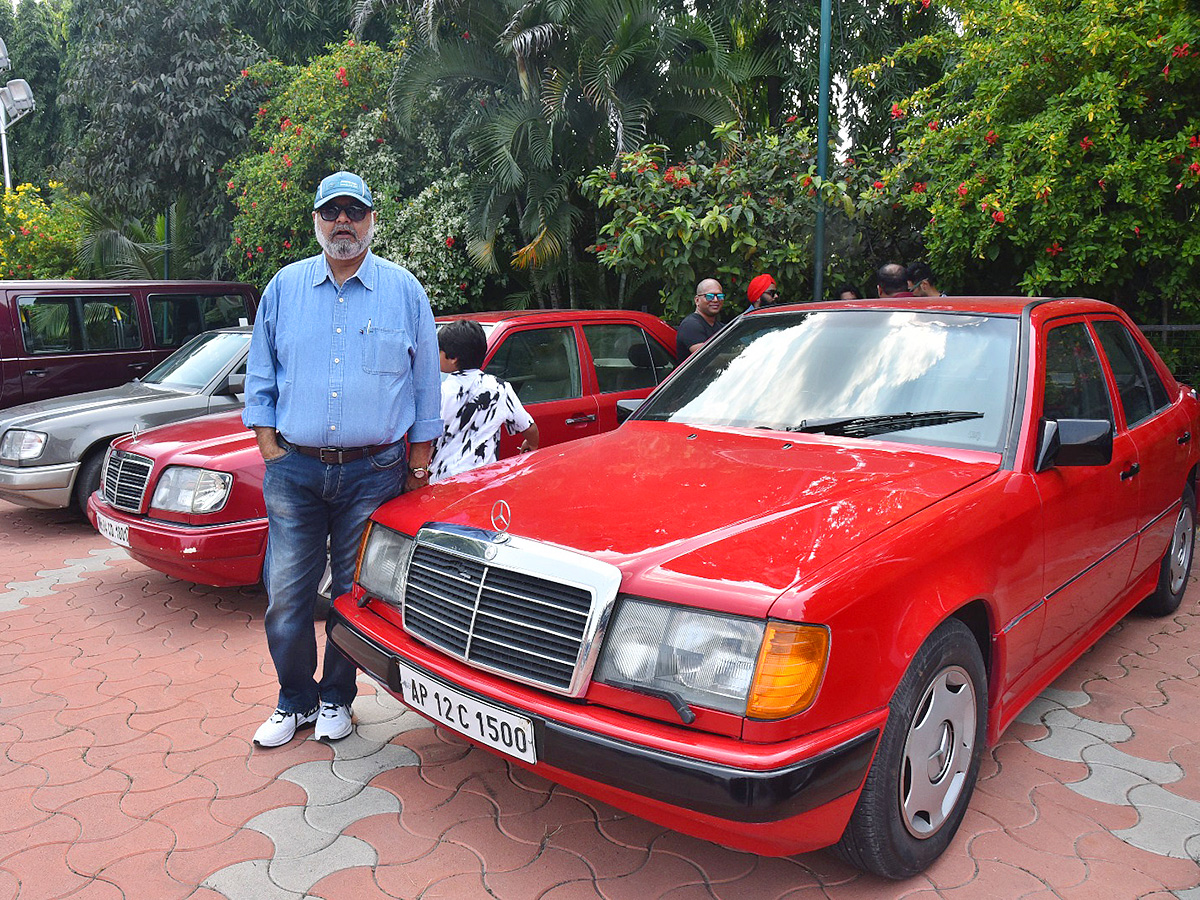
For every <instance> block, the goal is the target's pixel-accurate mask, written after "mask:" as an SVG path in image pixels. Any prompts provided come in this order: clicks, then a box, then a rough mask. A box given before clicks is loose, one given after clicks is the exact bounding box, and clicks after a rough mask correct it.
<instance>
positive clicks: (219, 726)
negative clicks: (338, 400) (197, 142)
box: [0, 502, 1200, 900]
mask: <svg viewBox="0 0 1200 900" xmlns="http://www.w3.org/2000/svg"><path fill="white" fill-rule="evenodd" d="M0 548H2V549H0V560H2V561H0V900H8V898H19V900H50V898H63V897H71V898H89V900H117V898H126V900H174V898H180V900H182V898H196V900H217V898H227V900H276V898H279V900H294V898H304V897H309V898H322V900H350V898H354V900H370V898H405V900H414V898H423V900H433V898H446V900H451V898H452V900H474V898H489V897H495V898H501V900H526V898H529V900H534V898H545V900H579V898H584V900H593V898H604V900H626V898H628V900H652V898H670V900H759V898H762V900H767V898H772V900H773V898H791V900H809V898H812V900H818V898H826V900H850V898H871V900H880V898H900V897H904V898H914V900H915V898H946V900H951V898H955V900H957V898H969V900H978V898H992V897H995V898H1023V897H1028V898H1054V897H1058V898H1087V900H1103V898H1113V900H1131V898H1154V900H1168V898H1175V900H1200V743H1198V742H1197V738H1198V737H1200V677H1198V676H1200V648H1198V647H1197V643H1198V638H1200V608H1198V605H1197V601H1198V599H1200V588H1195V587H1193V589H1192V591H1191V592H1190V594H1189V595H1188V596H1187V597H1186V598H1185V599H1184V605H1183V607H1182V609H1181V610H1180V612H1179V614H1178V615H1176V616H1173V617H1171V618H1168V619H1165V620H1150V619H1143V618H1137V617H1131V618H1129V619H1127V620H1126V621H1125V622H1124V623H1122V624H1121V625H1119V626H1118V627H1117V628H1115V629H1114V630H1113V631H1112V632H1111V633H1110V634H1109V635H1107V636H1106V637H1105V638H1104V639H1103V640H1102V641H1101V642H1100V643H1099V644H1098V645H1097V646H1096V647H1095V648H1093V649H1092V650H1091V651H1090V652H1089V653H1087V654H1086V655H1085V656H1084V657H1083V658H1082V659H1081V660H1080V661H1079V662H1078V663H1077V664H1076V665H1075V666H1073V667H1072V668H1071V669H1070V670H1069V671H1068V672H1066V673H1065V674H1064V675H1063V676H1062V678H1060V679H1059V680H1058V682H1057V683H1056V684H1055V685H1054V687H1053V689H1051V690H1049V691H1047V692H1046V693H1045V694H1043V695H1042V697H1041V698H1039V700H1038V701H1037V702H1036V703H1035V704H1034V705H1033V706H1032V707H1031V708H1030V709H1029V710H1027V711H1026V712H1025V714H1024V715H1023V716H1022V717H1021V721H1020V722H1018V723H1017V724H1015V725H1014V726H1013V727H1012V728H1010V729H1009V730H1008V731H1007V732H1006V733H1005V735H1004V736H1003V739H1002V740H1001V742H1000V743H999V745H998V746H996V747H994V748H992V749H991V750H990V751H989V753H988V756H987V757H986V759H985V762H984V767H983V772H982V774H981V778H980V782H979V787H978V789H977V790H976V793H975V797H974V799H973V801H972V803H971V808H970V810H969V812H968V813H967V817H966V820H965V822H964V825H963V827H962V829H961V830H960V832H959V834H958V836H957V838H956V840H955V841H954V843H953V844H952V846H951V847H950V849H949V851H948V852H947V853H946V854H945V855H944V856H943V857H942V859H940V860H939V861H938V862H937V863H936V864H935V865H934V866H933V867H932V868H930V869H929V871H928V872H926V873H925V874H923V875H920V876H918V877H915V878H912V879H909V880H908V881H904V882H898V883H897V882H885V881H881V880H879V879H876V878H873V877H869V876H865V875H862V874H860V873H857V872H855V871H853V870H851V869H849V868H848V867H846V866H845V865H843V864H842V863H841V862H839V861H838V860H837V859H836V858H835V857H833V856H832V855H830V854H828V853H812V854H806V855H804V856H798V857H794V858H790V859H763V858H758V857H755V856H752V855H749V854H745V853H738V852H734V851H730V850H725V849H723V848H721V847H717V846H715V845H712V844H708V843H705V842H703V841H697V840H693V839H691V838H687V837H683V836H681V835H679V834H676V833H674V832H671V831H668V830H666V829H663V828H660V827H658V826H656V825H652V824H650V823H648V822H645V821H644V820H641V819H638V818H636V817H634V816H629V815H626V814H624V813H621V812H618V811H617V810H614V809H612V808H611V807H608V806H605V805H604V804H602V803H597V802H595V801H593V800H590V799H588V798H585V797H582V796H580V795H578V794H575V793H572V792H571V791H568V790H564V789H562V788H559V787H555V786H553V785H551V784H550V783H548V782H546V781H544V780H542V779H541V778H538V777H536V776H534V775H531V774H529V773H528V772H525V771H524V770H522V769H520V768H518V767H516V766H514V765H509V764H506V763H505V762H504V761H502V760H500V759H498V758H496V757H494V756H492V755H490V754H487V753H484V752H482V751H479V750H476V749H472V748H471V747H470V746H469V745H468V744H466V743H464V742H463V741H461V740H459V739H458V738H456V737H454V736H453V735H450V734H447V733H445V732H442V731H439V730H437V729H435V728H433V727H431V726H430V725H429V724H428V723H427V722H426V721H425V720H424V719H421V718H419V717H417V716H416V715H414V714H413V713H410V712H405V711H404V710H403V708H402V707H401V706H400V705H399V704H397V703H396V702H395V701H394V700H393V699H392V698H391V697H389V696H387V695H386V694H385V693H383V692H378V693H377V692H376V691H375V690H374V688H373V686H372V684H371V683H370V682H369V681H367V680H362V681H360V684H361V685H362V693H361V694H360V696H359V699H358V701H357V702H356V703H355V715H356V718H357V720H358V722H359V728H358V731H357V733H356V735H355V736H354V737H352V738H348V739H347V740H345V741H342V742H339V743H337V744H335V745H333V746H326V745H324V744H320V743H317V742H315V741H313V740H311V739H308V740H297V741H294V742H292V743H291V744H289V745H287V746H286V747H283V748H279V749H276V750H261V749H258V748H255V747H254V746H253V745H252V744H251V742H250V737H251V735H252V734H253V731H254V729H255V727H257V725H258V724H259V723H260V722H261V721H262V720H263V719H264V718H265V717H266V716H267V715H268V714H269V713H270V711H271V706H272V703H273V701H274V698H275V686H274V685H275V681H274V677H273V671H272V668H271V664H270V660H269V658H268V656H267V654H266V643H265V640H264V638H263V634H262V615H263V610H264V607H265V599H264V597H263V595H262V593H261V592H260V591H258V590H256V589H249V588H247V589H240V590H222V589H216V588H206V587H199V586H195V585H191V584H188V583H186V582H181V581H178V580H175V579H172V578H168V577H167V576H165V575H161V574H159V573H157V572H154V571H151V570H148V569H146V568H145V567H143V566H141V565H140V564H138V563H135V562H133V561H132V560H130V559H129V558H128V557H126V556H125V554H124V553H123V552H121V551H120V550H117V549H115V548H113V547H111V546H110V545H108V544H107V543H106V542H105V541H104V540H103V539H101V538H100V537H99V536H98V535H96V534H95V533H94V532H93V531H92V530H91V529H90V528H89V527H88V526H87V525H86V524H85V523H82V522H80V521H79V520H77V519H74V518H73V517H72V516H71V515H70V514H69V513H66V512H35V511H29V510H22V509H18V508H16V507H13V506H10V505H8V504H5V503H3V502H0Z"/></svg>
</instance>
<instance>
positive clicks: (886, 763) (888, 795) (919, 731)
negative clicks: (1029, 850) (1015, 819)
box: [834, 619, 988, 879]
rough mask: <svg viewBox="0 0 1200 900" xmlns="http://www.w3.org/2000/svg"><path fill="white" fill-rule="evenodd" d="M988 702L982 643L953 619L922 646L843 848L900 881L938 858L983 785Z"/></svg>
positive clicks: (866, 866) (894, 705) (899, 692)
mask: <svg viewBox="0 0 1200 900" xmlns="http://www.w3.org/2000/svg"><path fill="white" fill-rule="evenodd" d="M987 708H988V700H987V675H986V672H985V670H984V666H983V656H982V655H981V654H980V652H979V645H978V644H977V643H976V641H975V636H974V635H973V634H972V633H971V631H970V629H968V628H967V626H966V625H964V624H963V623H962V622H960V621H958V620H957V619H948V620H947V621H945V622H943V623H942V624H941V625H939V626H938V628H937V630H936V631H934V632H933V634H932V635H930V636H929V638H928V640H926V641H925V643H924V644H922V645H921V649H920V650H918V651H917V655H916V656H914V657H913V661H912V663H910V664H909V667H908V671H907V672H905V673H904V677H903V678H902V679H901V680H900V685H899V686H898V687H897V688H896V693H895V694H894V695H893V696H892V701H891V703H890V704H889V707H888V720H887V725H886V726H885V727H884V729H883V737H881V738H880V739H879V746H878V747H877V748H876V750H875V759H874V761H873V762H872V763H871V769H870V771H869V772H868V773H867V780H866V781H865V782H864V784H863V789H862V793H861V794H860V795H859V797H858V803H857V804H856V805H855V807H854V812H853V814H852V815H851V817H850V823H849V824H848V825H847V826H846V831H845V833H844V834H843V835H842V838H841V840H840V841H839V842H838V844H837V846H836V847H835V848H834V849H835V851H836V852H837V853H838V855H840V856H841V857H842V858H843V859H845V860H846V861H847V862H848V863H850V864H851V865H853V866H856V867H858V868H860V869H863V870H865V871H867V872H873V873H875V874H876V875H882V876H883V877H885V878H896V879H899V878H908V877H910V876H912V875H916V874H917V873H918V872H921V871H923V870H924V869H925V868H926V867H927V866H929V864H930V863H932V862H933V861H934V860H935V859H937V858H938V856H940V855H941V854H942V852H943V851H944V850H945V849H946V847H948V846H949V844H950V841H951V840H952V839H953V837H954V833H955V832H956V831H957V830H958V826H959V823H961V822H962V819H963V816H964V815H965V814H966V811H967V804H968V803H969V802H970V800H971V793H972V791H974V789H975V779H976V777H977V776H978V774H979V762H980V759H981V758H982V755H983V747H984V741H985V739H986V733H987Z"/></svg>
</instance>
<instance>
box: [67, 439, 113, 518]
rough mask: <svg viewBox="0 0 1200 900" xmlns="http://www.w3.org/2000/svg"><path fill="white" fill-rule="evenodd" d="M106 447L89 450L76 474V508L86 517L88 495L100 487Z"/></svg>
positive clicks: (74, 497)
mask: <svg viewBox="0 0 1200 900" xmlns="http://www.w3.org/2000/svg"><path fill="white" fill-rule="evenodd" d="M106 449H107V447H101V448H100V449H98V450H90V451H88V454H87V455H86V456H85V457H84V458H83V462H82V463H80V465H79V471H78V472H77V473H76V474H75V487H74V490H73V494H74V496H73V499H74V501H75V509H76V510H77V511H78V512H79V514H80V515H81V516H83V517H84V518H85V519H86V518H87V502H88V497H90V496H92V494H93V493H94V492H95V491H97V490H99V489H100V469H102V468H103V467H104V451H105V450H106Z"/></svg>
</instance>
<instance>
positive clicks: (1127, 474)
mask: <svg viewBox="0 0 1200 900" xmlns="http://www.w3.org/2000/svg"><path fill="white" fill-rule="evenodd" d="M1140 471H1142V467H1141V466H1140V465H1139V464H1138V463H1134V464H1133V465H1132V466H1130V467H1129V468H1128V469H1126V470H1125V471H1124V472H1122V473H1121V480H1122V481H1128V480H1129V479H1130V478H1132V477H1133V476H1134V475H1136V474H1137V473H1138V472H1140Z"/></svg>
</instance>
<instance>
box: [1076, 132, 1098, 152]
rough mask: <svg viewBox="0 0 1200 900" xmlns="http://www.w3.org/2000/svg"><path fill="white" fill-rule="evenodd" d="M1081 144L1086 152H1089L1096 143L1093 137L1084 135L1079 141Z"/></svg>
mask: <svg viewBox="0 0 1200 900" xmlns="http://www.w3.org/2000/svg"><path fill="white" fill-rule="evenodd" d="M1079 146H1080V147H1082V148H1083V152H1084V153H1087V152H1088V151H1089V150H1091V149H1092V148H1093V147H1095V146H1096V145H1095V144H1094V143H1093V142H1092V139H1091V137H1090V136H1088V135H1084V138H1083V140H1082V141H1080V142H1079Z"/></svg>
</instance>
